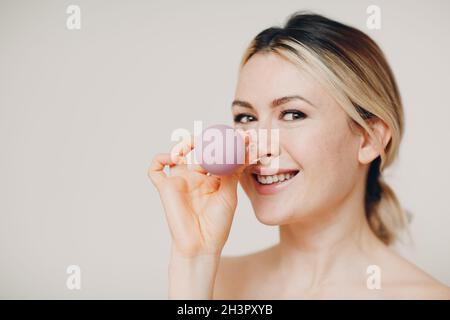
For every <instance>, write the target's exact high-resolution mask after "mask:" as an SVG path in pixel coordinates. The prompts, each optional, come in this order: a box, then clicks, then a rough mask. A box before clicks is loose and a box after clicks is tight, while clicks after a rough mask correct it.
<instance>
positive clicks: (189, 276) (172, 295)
mask: <svg viewBox="0 0 450 320" xmlns="http://www.w3.org/2000/svg"><path fill="white" fill-rule="evenodd" d="M219 261H220V255H201V256H196V257H186V256H183V255H181V254H179V253H177V252H176V251H175V250H172V252H171V257H170V263H169V299H212V296H213V290H214V282H215V278H216V273H217V268H218V266H219Z"/></svg>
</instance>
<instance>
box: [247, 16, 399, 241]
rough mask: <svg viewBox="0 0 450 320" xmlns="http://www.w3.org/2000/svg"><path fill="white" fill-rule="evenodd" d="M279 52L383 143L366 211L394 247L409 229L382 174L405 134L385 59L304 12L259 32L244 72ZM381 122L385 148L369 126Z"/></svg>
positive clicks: (355, 36)
mask: <svg viewBox="0 0 450 320" xmlns="http://www.w3.org/2000/svg"><path fill="white" fill-rule="evenodd" d="M259 52H261V53H276V54H278V55H280V56H282V57H284V58H286V59H288V60H289V61H291V62H293V63H294V64H295V65H297V66H298V67H299V68H302V69H303V70H305V71H306V72H308V73H309V74H310V75H311V76H313V77H314V78H315V79H316V80H317V81H319V82H320V83H321V84H322V85H324V87H325V88H328V89H329V91H330V94H331V95H332V96H333V97H334V98H335V99H336V101H337V102H338V103H339V104H340V105H341V106H342V108H343V109H344V110H345V111H346V112H347V114H348V116H349V120H350V124H351V125H356V126H358V127H359V128H362V129H363V130H365V131H366V132H367V134H369V136H370V137H371V138H372V139H373V141H374V142H375V143H377V144H378V148H379V152H380V156H379V157H378V158H376V159H375V160H374V161H373V162H372V163H371V164H370V167H369V171H368V174H367V181H366V193H365V211H366V217H367V219H368V222H369V225H370V227H371V229H372V231H373V232H374V233H375V235H376V236H377V237H378V238H379V239H380V240H382V241H383V242H384V243H386V244H388V245H389V244H391V243H393V242H394V240H395V239H396V238H397V236H398V232H399V231H400V230H401V229H403V228H405V227H406V226H407V219H406V214H405V211H404V210H403V209H402V207H401V206H400V203H399V201H398V200H397V197H396V195H395V193H394V191H393V190H392V189H391V188H390V187H389V186H388V185H387V184H386V182H385V181H384V180H383V178H382V176H381V173H382V171H383V170H384V169H385V168H386V167H387V166H389V165H390V164H391V163H392V162H393V161H394V159H395V158H396V157H397V155H398V150H399V145H400V141H401V138H402V136H403V131H404V115H403V107H402V102H401V98H400V93H399V90H398V87H397V84H396V82H395V79H394V75H393V73H392V71H391V68H390V67H389V65H388V63H387V61H386V58H385V56H384V54H383V52H382V51H381V49H380V48H379V47H378V45H377V44H376V43H375V42H374V41H373V40H372V39H371V38H370V37H369V36H367V35H366V34H364V33H363V32H361V31H359V30H357V29H355V28H352V27H350V26H347V25H344V24H341V23H339V22H336V21H334V20H331V19H328V18H325V17H323V16H320V15H317V14H312V13H307V12H299V13H295V14H294V15H292V16H291V17H290V18H289V20H288V21H287V23H286V25H285V26H284V27H283V28H279V27H272V28H269V29H266V30H264V31H262V32H261V33H259V34H258V35H257V36H256V37H255V38H254V39H253V40H252V42H251V43H250V45H249V47H248V48H247V50H246V51H245V53H244V56H243V58H242V61H241V64H240V67H241V68H242V67H243V66H244V65H245V64H246V63H247V61H248V60H249V59H250V58H251V57H252V56H253V55H254V54H256V53H259ZM374 118H378V119H381V120H382V121H383V122H384V123H385V124H386V125H387V126H388V127H389V128H390V130H391V139H390V141H389V142H388V144H387V145H386V147H385V148H384V147H383V145H382V144H381V141H379V139H378V138H377V136H376V135H375V133H374V132H373V130H372V128H371V126H370V121H371V120H373V119H374Z"/></svg>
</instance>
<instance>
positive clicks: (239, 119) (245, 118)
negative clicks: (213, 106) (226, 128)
mask: <svg viewBox="0 0 450 320" xmlns="http://www.w3.org/2000/svg"><path fill="white" fill-rule="evenodd" d="M255 120H256V119H255V117H253V116H251V115H249V114H244V113H241V114H238V115H236V116H235V117H234V122H236V123H248V122H251V121H255Z"/></svg>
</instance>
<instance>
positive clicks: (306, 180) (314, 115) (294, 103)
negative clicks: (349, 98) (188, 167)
mask: <svg viewBox="0 0 450 320" xmlns="http://www.w3.org/2000/svg"><path fill="white" fill-rule="evenodd" d="M293 96H296V98H291V99H280V98H283V97H293ZM299 97H301V98H299ZM232 112H233V118H234V121H235V128H237V129H242V130H245V131H246V130H249V131H254V132H256V131H257V130H259V129H266V130H271V129H272V130H273V129H278V136H279V143H278V148H275V149H274V150H269V148H270V142H271V141H270V140H268V139H267V140H266V141H267V143H266V144H262V142H264V141H259V143H260V148H259V149H258V156H259V157H262V159H261V161H258V162H256V163H254V164H252V165H250V166H248V167H247V168H246V169H245V171H244V174H243V175H242V176H241V178H240V183H241V185H242V187H243V189H244V191H245V192H246V194H247V196H248V197H249V198H250V201H251V203H252V205H253V208H254V210H255V213H256V216H257V218H258V220H259V221H261V222H262V223H265V224H268V225H281V224H286V223H291V222H295V221H299V220H301V219H304V218H310V217H313V215H316V216H317V215H318V214H321V213H324V214H329V213H333V212H332V210H333V208H336V206H338V205H339V203H340V202H342V200H343V199H345V197H346V196H347V195H348V194H349V193H350V192H351V191H352V188H353V186H355V184H356V182H357V180H358V179H359V178H360V176H361V172H362V171H361V167H360V165H359V162H358V150H359V147H360V141H361V139H360V137H359V135H357V134H355V132H354V131H352V130H351V128H350V126H349V123H348V116H347V114H346V113H345V111H344V110H343V109H342V108H341V107H340V106H339V105H338V104H337V103H336V102H335V100H334V99H333V98H332V97H331V96H330V95H329V94H327V92H326V91H325V90H324V88H323V87H321V86H320V85H319V84H318V82H316V81H315V80H313V78H312V77H310V76H308V75H307V74H306V73H304V72H303V71H301V70H299V69H298V68H297V67H296V66H295V65H294V64H292V63H290V62H289V61H288V60H285V59H283V58H281V57H280V56H278V55H276V54H267V53H265V54H261V53H259V54H256V55H254V56H253V57H252V58H251V59H250V60H249V61H248V62H247V63H246V65H245V66H244V67H243V68H242V70H241V72H240V75H239V81H238V85H237V89H236V95H235V101H234V102H233V106H232ZM252 129H253V130H252ZM268 132H269V133H268V136H269V137H270V131H268ZM274 137H276V135H275V136H274ZM272 143H274V142H272ZM267 152H270V153H271V154H270V156H269V155H268V154H267ZM271 162H272V163H277V166H276V168H275V169H273V168H272V169H268V170H266V171H265V170H264V169H265V168H266V169H267V168H268V167H270V166H271V165H270V164H271ZM283 172H284V174H283V175H280V173H283ZM286 172H287V173H286ZM269 175H270V177H269ZM286 175H288V176H286ZM290 176H292V177H290ZM289 177H290V178H289ZM258 179H259V180H260V181H258ZM277 180H278V182H275V181H277ZM281 180H283V181H281Z"/></svg>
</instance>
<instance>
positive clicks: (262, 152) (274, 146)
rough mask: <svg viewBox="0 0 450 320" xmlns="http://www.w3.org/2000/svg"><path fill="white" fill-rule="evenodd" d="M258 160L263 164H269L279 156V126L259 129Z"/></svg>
mask: <svg viewBox="0 0 450 320" xmlns="http://www.w3.org/2000/svg"><path fill="white" fill-rule="evenodd" d="M257 143H258V160H259V161H260V162H261V164H262V165H267V164H269V163H270V161H272V160H273V159H276V158H277V157H279V155H280V153H281V149H280V134H279V131H278V129H277V128H270V129H259V130H258V141H257Z"/></svg>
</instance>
